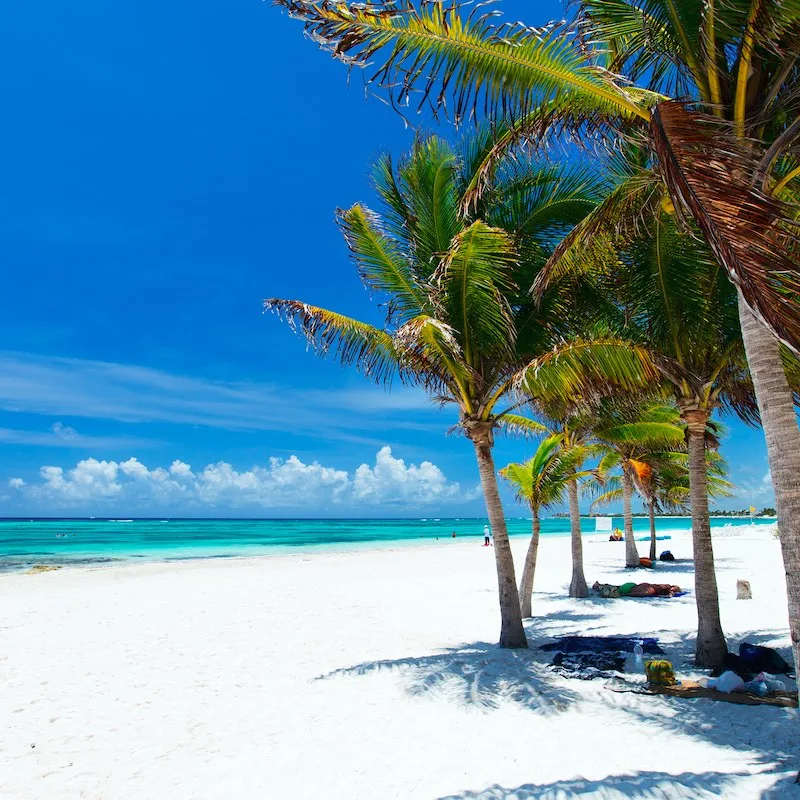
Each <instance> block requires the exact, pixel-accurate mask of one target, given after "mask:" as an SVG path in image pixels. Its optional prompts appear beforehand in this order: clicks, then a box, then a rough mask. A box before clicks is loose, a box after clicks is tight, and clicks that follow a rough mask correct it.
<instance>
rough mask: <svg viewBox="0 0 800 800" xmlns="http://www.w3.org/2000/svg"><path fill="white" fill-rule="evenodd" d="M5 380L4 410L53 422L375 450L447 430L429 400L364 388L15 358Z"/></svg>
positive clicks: (0, 388)
mask: <svg viewBox="0 0 800 800" xmlns="http://www.w3.org/2000/svg"><path fill="white" fill-rule="evenodd" d="M0 374H2V375H3V380H2V381H0V408H1V409H3V410H6V411H18V412H26V413H34V414H42V415H48V416H51V417H67V416H68V417H85V418H90V419H106V420H116V421H120V422H167V423H175V424H185V425H201V426H207V427H213V428H223V429H226V430H243V431H246V430H280V431H285V430H292V431H293V432H295V433H298V434H306V435H313V436H315V437H318V438H330V439H340V440H341V439H344V440H350V441H354V442H361V443H367V444H371V445H379V444H381V442H382V441H385V437H378V436H370V433H371V432H372V431H375V432H379V433H383V432H385V431H386V430H391V429H398V430H399V429H409V428H412V429H418V430H421V431H429V432H433V431H434V430H444V428H443V427H442V424H437V423H436V422H435V418H434V417H433V416H432V415H433V414H434V413H435V411H434V407H433V406H432V405H431V404H430V403H429V402H428V401H427V399H426V398H425V396H424V394H423V393H422V392H417V391H413V390H408V389H399V390H398V391H396V392H392V393H389V392H386V391H385V390H383V389H381V388H379V387H371V386H369V385H365V386H364V387H363V389H357V390H356V389H346V390H338V391H337V390H331V391H319V390H314V391H309V390H298V389H295V388H292V387H287V386H281V385H280V384H277V383H258V382H250V381H233V382H230V381H229V382H225V381H213V380H208V379H205V378H197V377H191V376H183V375H173V374H170V373H168V372H164V371H161V370H156V369H152V368H150V367H142V366H136V365H129V364H117V363H114V362H108V361H91V360H86V359H76V358H61V357H46V356H39V355H31V354H25V353H15V352H3V353H0ZM343 412H350V413H343ZM353 412H357V413H353ZM390 412H391V413H390ZM20 435H21V434H20ZM31 436H32V437H33V434H31ZM33 438H35V437H33Z"/></svg>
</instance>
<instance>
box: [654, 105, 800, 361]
mask: <svg viewBox="0 0 800 800" xmlns="http://www.w3.org/2000/svg"><path fill="white" fill-rule="evenodd" d="M651 130H652V134H653V138H654V142H655V147H656V150H657V152H658V155H659V162H660V165H661V171H662V174H663V175H664V178H665V180H666V182H667V185H668V187H669V190H670V194H671V195H672V197H673V200H675V201H676V208H679V207H680V208H683V209H685V211H686V212H688V214H689V215H690V216H691V217H692V218H693V219H694V221H695V222H696V223H697V225H698V227H699V228H700V230H701V231H702V233H703V236H704V238H705V240H706V242H707V243H708V245H709V247H710V248H711V250H712V251H713V252H714V255H715V256H716V258H717V259H718V260H719V263H720V264H722V265H723V266H724V267H725V269H726V270H727V272H728V276H729V278H730V280H731V281H732V282H733V284H734V285H735V286H737V287H738V289H739V290H740V291H741V293H742V296H743V297H744V300H745V302H746V303H747V304H748V306H749V307H750V308H751V309H752V310H753V313H754V314H756V316H757V317H758V318H759V319H761V320H762V321H763V322H764V324H765V325H767V326H768V327H769V328H771V329H772V331H773V332H774V333H775V334H776V335H777V336H778V337H779V338H780V339H781V340H782V341H783V342H784V343H785V344H786V345H787V346H788V347H790V348H792V349H793V350H794V351H795V352H798V350H800V299H799V298H800V268H798V265H797V264H795V263H793V262H792V261H791V260H790V259H789V258H788V257H787V249H788V247H789V242H791V241H796V238H797V237H796V234H795V231H793V228H792V224H793V223H792V220H791V218H790V217H789V215H787V213H786V212H785V210H784V208H783V207H782V205H781V203H780V202H779V201H777V200H776V199H775V198H773V197H768V196H767V195H764V194H763V193H761V192H760V191H758V189H756V188H753V187H752V185H751V183H752V180H753V176H754V174H755V171H756V170H757V166H758V165H757V163H754V159H753V157H752V155H751V154H749V153H747V152H745V151H744V149H743V148H742V147H740V146H739V145H738V144H737V142H736V141H735V140H734V139H733V137H732V136H731V134H730V131H729V130H727V129H726V128H724V127H721V126H720V123H719V120H716V119H715V118H709V117H706V116H704V115H701V114H697V113H690V112H689V111H687V110H686V108H685V107H684V106H683V105H681V104H679V103H675V102H667V103H661V104H660V105H659V106H658V107H657V109H656V111H655V112H654V116H653V122H652V125H651Z"/></svg>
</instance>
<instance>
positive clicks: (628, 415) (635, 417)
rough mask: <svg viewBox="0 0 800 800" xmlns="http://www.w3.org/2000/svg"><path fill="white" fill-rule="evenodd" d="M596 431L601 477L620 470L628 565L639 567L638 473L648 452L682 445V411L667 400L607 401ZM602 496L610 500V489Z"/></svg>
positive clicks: (642, 471) (596, 423) (652, 452)
mask: <svg viewBox="0 0 800 800" xmlns="http://www.w3.org/2000/svg"><path fill="white" fill-rule="evenodd" d="M593 434H594V438H595V440H596V441H597V442H598V443H599V445H600V446H601V448H602V450H603V451H605V452H604V454H603V455H602V457H601V459H600V463H599V464H598V471H599V473H600V476H601V478H602V477H603V476H606V475H608V473H609V472H610V471H611V470H612V469H615V468H619V470H620V473H621V474H620V484H621V485H620V489H621V498H622V510H623V527H624V529H625V566H626V567H638V566H639V553H638V551H637V549H636V539H635V538H634V535H633V511H632V506H631V501H632V498H633V492H634V489H635V488H636V485H637V482H638V480H639V477H638V476H639V473H643V474H644V473H645V472H646V461H645V459H646V458H647V456H648V455H652V454H654V453H658V452H664V451H667V452H668V451H670V450H671V449H677V448H679V447H681V446H682V445H683V442H684V433H683V428H682V427H681V425H680V414H679V412H678V410H677V409H676V408H675V407H674V406H671V405H667V404H664V403H652V402H651V403H647V404H631V403H619V402H616V403H605V404H603V405H602V406H601V408H600V409H599V410H598V412H597V414H596V417H595V424H594V426H593ZM603 497H604V499H608V497H609V495H608V492H606V493H605V494H604V496H603ZM595 503H597V501H595Z"/></svg>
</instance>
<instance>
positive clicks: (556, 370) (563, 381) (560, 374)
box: [514, 339, 661, 402]
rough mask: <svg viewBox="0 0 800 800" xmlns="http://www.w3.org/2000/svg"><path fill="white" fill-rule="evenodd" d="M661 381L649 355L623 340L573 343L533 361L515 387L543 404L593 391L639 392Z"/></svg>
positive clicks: (518, 376)
mask: <svg viewBox="0 0 800 800" xmlns="http://www.w3.org/2000/svg"><path fill="white" fill-rule="evenodd" d="M660 380H661V376H660V373H659V371H658V368H657V366H656V363H655V361H654V359H653V355H652V353H650V352H649V351H648V350H647V349H646V348H644V347H641V346H639V345H635V344H631V343H630V342H629V341H626V340H624V339H596V340H593V341H582V340H576V341H573V342H570V343H567V344H563V345H560V346H558V347H556V348H554V349H553V350H552V352H550V353H548V354H547V355H544V356H542V357H540V358H537V359H535V360H534V361H532V362H531V363H530V364H528V365H527V366H526V367H524V368H523V369H522V370H520V371H519V372H518V373H517V374H516V375H515V376H514V385H515V386H516V387H517V388H518V389H519V390H522V391H525V392H527V393H529V394H530V395H531V396H532V397H534V398H536V399H539V400H541V401H543V402H548V401H550V400H554V399H555V400H557V399H559V398H563V397H573V396H576V395H580V394H581V393H583V392H587V391H595V392H604V393H606V394H612V393H614V392H619V391H629V392H633V393H637V392H641V391H643V390H644V389H646V388H647V387H649V386H652V385H653V384H654V383H655V384H657V383H659V382H660Z"/></svg>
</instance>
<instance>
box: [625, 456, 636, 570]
mask: <svg viewBox="0 0 800 800" xmlns="http://www.w3.org/2000/svg"><path fill="white" fill-rule="evenodd" d="M632 497H633V481H632V480H631V473H630V472H629V471H628V466H627V465H626V464H625V463H624V462H623V464H622V520H623V526H624V528H625V566H626V567H638V566H639V551H638V550H637V549H636V539H634V538H633V511H632V510H631V498H632Z"/></svg>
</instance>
